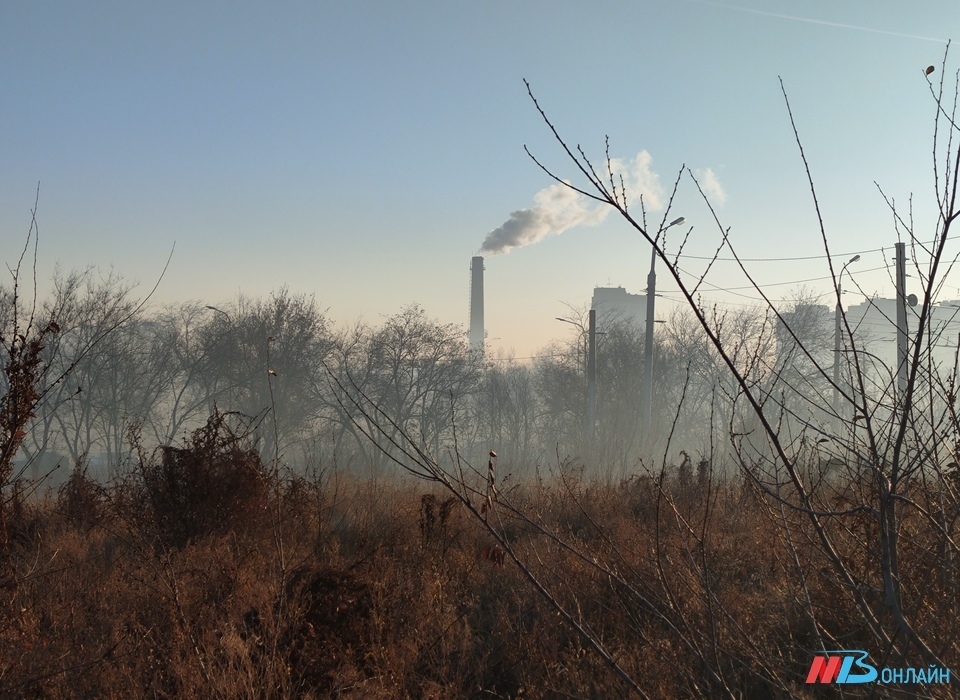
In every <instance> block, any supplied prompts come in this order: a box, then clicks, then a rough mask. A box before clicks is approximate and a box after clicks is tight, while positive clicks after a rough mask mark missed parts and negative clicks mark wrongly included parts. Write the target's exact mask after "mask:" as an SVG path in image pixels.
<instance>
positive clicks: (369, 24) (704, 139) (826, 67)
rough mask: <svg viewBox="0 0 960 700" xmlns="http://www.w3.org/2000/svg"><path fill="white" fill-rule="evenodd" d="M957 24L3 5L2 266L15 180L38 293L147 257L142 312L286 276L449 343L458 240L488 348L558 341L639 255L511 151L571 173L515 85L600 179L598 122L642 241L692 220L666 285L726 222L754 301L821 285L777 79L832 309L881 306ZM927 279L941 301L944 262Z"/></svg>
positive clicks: (809, 12)
mask: <svg viewBox="0 0 960 700" xmlns="http://www.w3.org/2000/svg"><path fill="white" fill-rule="evenodd" d="M958 37H960V12H957V11H956V6H955V2H953V0H943V1H941V0H930V1H929V2H924V3H902V2H895V1H893V0H843V1H840V2H838V1H837V0H809V1H807V2H803V3H797V2H786V1H775V0H731V2H710V1H707V0H646V1H643V2H637V1H634V2H606V1H603V0H597V1H594V2H589V3H588V2H572V1H569V0H550V1H546V0H529V1H522V2H517V1H516V0H513V1H510V2H508V1H501V0H485V2H481V3H459V2H450V1H449V0H445V1H439V0H438V1H433V0H429V1H425V0H424V1H408V2H404V3H398V2H386V1H380V0H378V1H373V0H357V1H355V2H350V3H345V2H325V1H322V0H320V1H314V2H296V1H290V2H284V3H275V4H269V5H268V4H267V3H260V2H249V1H245V0H231V1H230V2H214V1H206V2H178V1H172V2H164V3H130V2H119V1H114V2H105V1H99V0H91V1H89V2H84V3H75V2H44V1H43V0H39V1H37V2H29V3H2V4H0V85H2V88H3V89H2V98H0V100H2V101H0V233H2V235H0V241H2V249H0V253H2V256H3V261H4V263H6V264H7V265H12V264H13V263H14V262H15V261H16V258H17V257H18V256H19V253H20V251H21V249H22V246H23V241H24V238H25V236H26V233H27V231H28V229H29V225H30V219H31V213H30V212H31V209H32V208H33V205H34V201H35V199H36V197H37V189H38V184H39V202H38V209H37V223H38V230H39V258H38V266H37V267H38V277H39V278H40V279H39V282H40V284H41V289H42V288H43V284H44V283H45V281H47V280H49V279H50V278H51V276H52V274H53V270H54V268H55V266H57V265H59V266H60V267H61V268H63V269H72V268H84V267H87V266H91V265H92V266H96V267H98V268H99V269H101V270H102V271H104V272H103V274H104V275H105V274H107V272H108V271H110V270H113V271H115V272H116V273H119V274H121V275H123V276H124V277H125V278H126V279H127V280H130V281H132V282H136V283H138V284H139V287H138V291H139V292H140V293H141V294H146V293H148V292H149V290H150V289H151V288H152V287H153V285H154V283H155V282H156V280H157V278H158V276H159V275H160V273H161V270H162V269H163V267H164V265H165V263H166V260H167V258H168V257H169V256H170V255H171V250H172V251H173V253H172V258H171V260H170V264H169V268H168V269H167V271H166V273H165V275H164V277H163V279H162V280H161V282H160V286H159V288H158V289H157V292H156V294H155V297H154V303H156V304H165V303H172V302H179V301H190V300H197V301H201V302H203V303H204V304H211V305H218V304H226V303H229V301H230V300H231V299H233V298H235V297H236V295H237V294H238V293H243V294H245V295H247V296H266V295H268V294H269V293H270V292H271V291H272V290H277V289H279V288H281V287H284V286H286V287H287V288H289V289H290V291H292V292H295V293H306V294H312V295H314V296H315V298H316V300H317V303H318V304H319V306H320V307H321V308H323V309H326V310H327V312H328V315H329V316H330V318H331V319H333V320H334V321H336V322H337V323H339V324H343V325H352V324H353V323H355V322H357V321H358V320H362V321H365V322H367V323H371V324H377V323H379V322H381V321H382V320H383V318H385V317H387V316H389V315H392V314H395V313H398V312H399V311H401V310H402V309H403V308H404V307H405V306H407V305H409V304H412V303H417V304H420V305H421V306H422V307H423V308H424V309H425V310H426V312H427V313H428V314H429V315H430V316H431V317H433V318H436V319H437V320H439V321H441V322H444V323H457V324H461V325H463V326H464V329H465V330H466V325H467V316H468V308H469V266H470V259H471V257H472V256H473V255H476V254H478V253H479V252H480V251H481V250H483V254H484V255H485V257H486V262H485V268H486V274H485V281H486V290H487V295H486V327H487V332H488V337H489V342H490V346H491V348H492V349H493V350H494V351H495V352H496V351H501V350H502V351H503V352H505V353H513V354H514V355H515V356H517V357H519V358H524V357H529V356H531V355H533V354H534V353H535V352H536V351H537V349H539V348H541V347H543V346H544V345H546V344H547V343H549V342H551V341H552V340H555V339H560V338H564V337H567V336H569V335H570V333H575V332H576V331H575V330H574V329H573V328H572V327H570V326H569V325H568V324H562V323H560V322H558V321H556V320H555V318H556V317H557V316H567V315H569V314H570V308H571V307H573V308H577V307H580V308H585V307H586V306H587V305H588V304H589V300H590V297H591V293H592V289H593V288H594V287H595V286H622V287H625V288H626V289H627V291H628V292H631V293H642V292H643V291H644V289H645V287H646V277H647V272H648V269H649V264H650V244H649V243H648V242H646V241H645V240H644V238H643V237H642V236H641V234H640V233H639V232H637V231H636V230H635V229H633V228H631V227H630V226H629V225H628V224H627V223H626V222H625V221H623V220H622V219H621V218H618V216H617V215H616V213H615V212H608V213H605V212H603V211H601V210H599V209H598V208H597V207H596V205H595V204H594V203H592V202H590V201H589V200H586V199H583V198H575V197H573V196H572V194H571V193H570V192H569V191H564V190H563V188H562V187H561V186H559V185H557V184H556V183H555V182H554V181H553V180H551V179H550V178H549V176H548V175H547V174H546V173H544V171H543V170H541V169H540V167H539V166H538V165H537V164H536V163H535V162H534V161H533V160H532V159H531V158H530V157H529V156H528V155H527V153H526V152H525V147H526V148H527V149H529V150H530V152H531V153H533V154H534V155H535V156H536V158H537V159H538V160H539V161H540V162H541V163H543V165H544V166H546V167H547V168H549V169H550V170H551V171H552V172H553V173H555V174H556V175H557V176H558V177H560V178H561V179H568V180H569V181H570V182H571V183H573V184H575V185H578V186H583V185H584V184H585V183H584V181H583V179H582V178H580V179H578V177H577V176H578V174H579V173H578V172H577V170H576V167H575V165H574V164H573V163H572V162H571V161H570V160H569V159H567V157H566V156H565V154H564V152H563V150H562V149H561V148H560V146H559V144H558V143H557V142H556V141H555V140H554V139H553V136H552V134H551V133H550V130H549V129H548V128H547V126H546V125H545V124H544V122H543V120H542V119H541V117H540V115H539V113H538V111H537V109H536V108H535V106H534V104H533V102H532V101H531V99H530V96H529V95H528V94H527V87H526V85H525V83H524V81H525V80H526V81H528V83H529V85H530V88H531V90H532V91H533V93H534V95H535V97H536V98H537V100H538V102H539V104H540V106H541V107H542V108H543V109H544V110H545V112H546V113H547V114H548V116H549V118H550V119H551V121H552V122H553V124H554V125H555V127H556V128H557V130H558V131H559V132H560V134H561V135H562V136H563V137H564V138H565V139H567V140H568V142H569V144H570V145H571V146H577V145H579V146H581V147H582V148H583V149H584V152H585V153H586V154H587V155H588V156H589V157H590V159H591V161H592V162H593V163H594V164H596V165H598V166H603V164H604V156H605V148H606V146H605V143H606V142H605V138H607V137H609V152H610V155H611V157H612V158H614V159H615V160H614V165H615V167H616V168H617V169H618V171H620V172H621V173H622V174H623V175H624V182H625V183H626V185H627V188H628V196H629V197H630V201H631V202H632V203H633V205H634V206H633V207H632V209H631V210H632V211H633V212H638V211H639V209H638V205H639V195H640V194H641V193H642V194H643V195H644V202H645V204H646V205H647V207H648V213H647V216H648V218H647V220H648V227H649V228H651V229H652V230H654V231H655V230H656V229H657V227H658V225H659V224H660V223H661V222H662V221H663V220H665V219H666V220H667V221H670V220H673V219H675V218H677V217H679V216H683V217H684V218H685V223H684V225H683V226H680V227H675V228H673V229H671V230H670V232H669V236H668V238H667V249H668V251H673V252H675V251H676V248H677V245H678V244H679V240H680V238H682V237H683V236H684V235H687V234H689V235H688V238H687V241H688V242H687V244H686V247H685V248H684V254H685V255H686V256H690V257H688V258H687V259H685V260H682V261H681V263H680V266H681V267H682V268H683V269H684V270H685V271H686V272H687V273H690V274H696V273H698V272H699V271H701V270H702V269H703V265H704V264H705V261H704V260H699V259H697V256H709V255H711V254H713V253H714V252H715V251H716V249H717V246H718V244H719V240H720V232H721V231H722V230H725V229H729V237H730V240H731V242H732V243H733V245H734V246H735V248H736V250H737V251H738V252H739V253H740V254H741V255H743V256H744V257H747V258H751V259H757V261H756V262H751V263H749V264H748V265H749V269H750V271H751V274H752V275H753V276H754V278H755V279H756V281H757V282H758V283H759V284H761V286H763V287H764V289H765V291H766V292H767V293H768V294H769V295H770V296H772V297H773V298H778V299H780V298H783V299H789V298H791V297H792V296H794V295H795V294H796V293H797V291H798V290H799V289H801V288H803V289H806V290H807V292H808V293H810V294H821V295H822V294H826V293H827V292H829V289H830V287H829V284H830V283H829V279H823V278H824V277H828V275H829V268H828V267H827V261H826V259H825V258H824V257H823V256H824V255H825V253H824V245H823V241H822V239H821V235H820V229H819V225H818V220H817V210H816V209H815V207H814V206H813V200H812V197H811V193H810V187H809V185H808V184H807V180H806V173H805V170H804V164H803V161H802V160H801V158H800V154H799V150H798V147H797V143H796V141H795V138H794V134H793V131H792V128H791V125H790V118H789V115H788V112H787V108H786V102H785V99H784V94H783V91H782V89H781V81H782V85H783V89H785V91H786V93H787V96H788V98H789V102H790V106H791V108H792V111H793V116H794V119H795V121H796V125H797V129H798V131H799V134H800V138H801V140H802V143H803V147H804V150H805V153H806V157H807V160H808V162H809V165H810V170H811V173H812V176H813V179H814V184H815V186H816V189H817V193H818V197H819V204H820V212H821V215H822V218H823V221H824V224H825V228H826V232H827V235H828V237H829V244H830V250H831V253H833V254H834V255H835V256H836V257H835V261H838V262H839V263H840V264H842V263H843V262H845V261H846V260H847V259H849V258H850V257H851V256H852V255H853V254H855V253H859V254H861V260H860V261H858V262H857V263H856V264H855V265H851V266H850V268H849V271H850V272H852V273H853V274H852V276H853V279H854V280H855V285H856V286H857V287H859V290H858V291H856V292H855V293H851V294H848V295H844V302H845V303H848V304H850V303H856V302H857V301H859V300H862V298H863V297H862V294H861V291H862V293H863V294H867V295H872V294H876V295H879V296H892V295H893V293H894V292H893V286H892V281H891V279H892V278H891V273H890V269H891V266H892V258H893V255H892V251H891V250H890V248H891V247H892V246H893V244H894V243H895V242H896V240H897V232H896V230H895V228H894V225H893V216H892V214H891V212H890V209H889V208H888V207H887V205H886V204H885V202H884V197H883V195H882V194H881V192H880V190H881V189H882V191H883V192H884V193H886V194H887V195H888V196H889V197H892V198H894V199H895V201H896V203H897V205H898V206H899V207H907V206H908V204H909V203H910V202H911V197H912V206H913V216H914V222H915V228H916V232H917V236H918V238H919V239H920V240H930V239H931V238H932V235H933V231H934V228H933V227H934V225H935V221H936V218H935V214H936V209H935V199H934V189H933V187H934V181H933V165H934V164H933V158H932V145H933V124H934V116H935V105H934V103H933V101H932V99H931V96H930V91H929V88H928V85H927V81H926V78H925V76H924V73H923V72H924V69H925V68H926V67H927V66H928V65H935V66H936V72H934V74H933V75H932V76H931V78H932V79H934V80H939V77H940V74H941V64H942V61H943V58H944V51H945V49H946V45H947V40H949V39H951V38H953V39H956V38H958ZM957 66H958V61H956V60H955V59H954V57H953V56H950V57H948V64H947V73H948V75H949V76H951V77H950V79H949V81H948V82H950V84H952V80H953V77H952V76H953V75H954V73H955V72H956V68H957ZM684 166H686V167H687V168H689V169H690V170H691V171H692V172H693V173H695V174H696V175H697V177H698V179H699V181H700V183H701V185H702V186H703V188H704V190H705V191H706V193H707V194H708V196H709V200H710V202H711V204H712V205H713V208H714V211H715V212H716V215H717V218H718V219H719V222H720V223H719V224H718V223H717V222H716V221H715V220H714V217H713V215H712V214H711V212H710V209H709V208H708V207H707V206H706V204H705V203H704V200H703V198H702V197H701V196H700V194H699V193H698V192H697V190H696V187H695V186H694V184H693V180H692V179H691V178H690V177H689V176H684V177H683V178H682V179H681V184H680V187H679V189H678V192H677V196H676V197H675V199H674V201H673V204H672V208H671V209H670V210H669V211H666V210H665V206H666V203H667V200H668V198H669V194H670V191H671V189H672V187H673V183H674V181H675V180H676V179H677V176H678V173H680V172H681V168H682V167H684ZM511 242H512V243H516V244H519V243H524V245H516V246H513V247H511V245H509V244H510V243H511ZM884 249H885V250H884ZM958 249H960V247H958ZM818 256H819V257H818ZM721 257H729V256H728V254H727V253H723V254H722V256H721ZM792 258H813V259H803V260H797V259H792ZM912 279H913V280H914V282H913V283H914V284H916V283H917V278H916V276H914V277H913V278H912ZM657 281H658V292H660V293H662V294H663V297H662V298H660V299H658V307H657V316H658V317H659V318H669V315H670V313H671V312H672V310H673V309H674V308H676V307H677V306H680V305H681V302H680V301H679V300H680V299H681V297H680V295H679V292H678V290H677V285H676V283H675V281H673V280H672V279H670V277H669V276H668V275H667V272H666V270H665V269H663V268H662V266H661V268H660V269H658V279H657ZM748 284H749V283H748V282H747V280H745V279H744V277H743V274H742V273H741V272H739V271H738V268H737V267H736V265H735V264H734V263H732V262H727V261H720V262H718V263H716V264H715V265H714V267H713V268H712V270H711V274H710V276H709V277H708V278H707V284H706V285H704V286H703V287H701V290H702V299H703V302H704V303H707V304H716V305H717V306H718V308H721V309H731V310H736V309H739V308H744V307H745V306H750V305H753V304H755V303H757V299H758V294H757V293H756V291H752V290H750V289H745V288H743V287H744V286H745V285H748ZM908 285H909V283H908ZM844 286H845V287H847V285H846V284H845V285H844ZM908 291H915V290H910V289H908ZM944 293H945V295H946V296H949V297H952V298H960V278H958V279H957V281H956V286H951V283H950V282H948V285H947V288H946V289H945V292H944ZM858 295H859V298H858ZM823 299H824V302H825V303H828V304H832V303H833V302H832V299H830V298H829V297H826V296H825V297H823Z"/></svg>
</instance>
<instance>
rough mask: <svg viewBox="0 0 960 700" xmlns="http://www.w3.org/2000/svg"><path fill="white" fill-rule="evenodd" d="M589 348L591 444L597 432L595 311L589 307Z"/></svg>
mask: <svg viewBox="0 0 960 700" xmlns="http://www.w3.org/2000/svg"><path fill="white" fill-rule="evenodd" d="M589 343H590V350H589V353H588V355H587V441H588V444H589V445H591V446H593V438H594V437H595V436H596V432H597V312H596V310H595V309H590V330H589Z"/></svg>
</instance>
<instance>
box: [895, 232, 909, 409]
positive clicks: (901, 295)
mask: <svg viewBox="0 0 960 700" xmlns="http://www.w3.org/2000/svg"><path fill="white" fill-rule="evenodd" d="M897 389H898V390H899V396H900V398H901V399H902V397H903V395H904V393H906V391H907V244H906V243H897Z"/></svg>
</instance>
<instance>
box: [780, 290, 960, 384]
mask: <svg viewBox="0 0 960 700" xmlns="http://www.w3.org/2000/svg"><path fill="white" fill-rule="evenodd" d="M922 308H923V307H921V306H914V307H910V306H908V307H907V334H908V336H912V335H913V334H915V333H916V331H917V324H918V323H919V320H920V312H921V310H922ZM782 317H783V320H782V322H781V323H779V324H778V327H777V341H778V343H777V344H778V346H779V352H780V354H781V357H784V353H785V352H789V351H790V348H791V347H792V346H794V345H795V343H796V341H795V340H794V336H796V338H797V339H798V340H800V341H801V342H802V343H803V344H804V345H805V347H806V349H807V351H808V352H809V353H810V354H811V355H812V356H813V358H814V359H815V360H817V361H818V362H819V363H820V364H821V366H822V367H827V368H829V367H832V365H833V358H832V357H831V355H832V354H833V351H834V342H835V333H836V316H835V310H834V309H833V308H832V307H827V306H820V305H816V304H800V305H798V306H797V307H796V309H795V310H793V311H790V312H786V313H784V314H782ZM929 317H930V335H929V342H930V346H931V347H932V352H931V355H932V357H933V360H934V363H935V364H936V365H939V368H940V372H941V374H943V373H945V372H951V371H952V370H953V364H954V360H955V354H956V351H957V345H958V337H960V301H943V302H940V303H938V304H935V305H934V306H932V307H931V308H930V313H929ZM846 318H847V323H848V324H849V326H850V330H851V331H852V332H853V335H854V338H855V339H856V343H857V347H858V348H859V349H860V350H863V351H865V352H866V353H868V355H865V356H864V357H863V358H862V361H863V362H864V364H865V365H868V366H870V365H873V366H874V369H875V370H879V369H880V368H881V367H884V368H885V369H884V370H883V372H882V374H884V375H885V376H887V377H889V376H894V375H895V373H896V367H897V300H896V299H884V298H879V297H877V298H873V299H867V300H866V301H864V302H861V303H860V304H854V305H851V306H850V307H849V308H848V309H847V312H846ZM785 326H789V327H790V329H791V330H792V331H793V334H791V333H790V332H789V331H787V328H786V327H785ZM841 328H842V330H841V334H842V336H844V337H845V336H846V333H847V331H846V326H842V327H841ZM847 342H848V341H847V340H842V341H841V345H842V346H843V348H842V349H841V352H843V353H847V352H848V351H847V350H846V346H847ZM845 356H846V355H845ZM876 363H879V364H876Z"/></svg>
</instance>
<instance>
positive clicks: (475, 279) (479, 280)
mask: <svg viewBox="0 0 960 700" xmlns="http://www.w3.org/2000/svg"><path fill="white" fill-rule="evenodd" d="M485 337H486V332H485V331H484V329H483V257H482V256H480V255H478V256H476V257H474V258H473V260H471V261H470V349H471V350H473V351H474V352H479V353H482V352H483V341H484V339H485Z"/></svg>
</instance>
